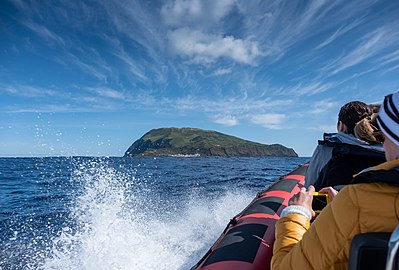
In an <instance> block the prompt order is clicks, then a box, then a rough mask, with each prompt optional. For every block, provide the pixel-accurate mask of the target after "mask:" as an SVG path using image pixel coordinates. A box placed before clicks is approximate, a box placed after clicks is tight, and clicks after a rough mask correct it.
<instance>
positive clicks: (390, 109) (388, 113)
mask: <svg viewBox="0 0 399 270" xmlns="http://www.w3.org/2000/svg"><path fill="white" fill-rule="evenodd" d="M377 122H378V125H379V126H380V129H381V130H382V132H383V133H384V135H385V136H387V137H388V138H389V139H390V140H391V141H392V142H394V143H395V144H396V145H397V146H399V92H395V93H393V94H390V95H388V96H386V97H385V99H384V103H383V104H382V106H381V108H380V111H379V113H378V117H377Z"/></svg>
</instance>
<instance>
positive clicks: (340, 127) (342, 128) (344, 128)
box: [337, 121, 348, 133]
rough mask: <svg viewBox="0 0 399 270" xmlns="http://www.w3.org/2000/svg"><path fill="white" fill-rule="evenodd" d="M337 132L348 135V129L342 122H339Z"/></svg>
mask: <svg viewBox="0 0 399 270" xmlns="http://www.w3.org/2000/svg"><path fill="white" fill-rule="evenodd" d="M337 130H338V132H342V133H346V132H347V130H348V128H347V127H346V125H345V124H344V123H342V121H338V125H337Z"/></svg>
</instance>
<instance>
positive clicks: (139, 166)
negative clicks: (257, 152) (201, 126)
mask: <svg viewBox="0 0 399 270" xmlns="http://www.w3.org/2000/svg"><path fill="white" fill-rule="evenodd" d="M307 161H308V159H307V158H281V157H265V158H220V157H191V158H184V157H162V158H161V157H160V158H105V157H104V158H90V157H69V158H68V157H47V158H0V269H1V270H5V269H189V268H190V267H191V266H193V265H194V264H195V263H197V262H198V260H199V259H200V258H201V257H202V256H203V255H204V254H205V252H206V251H207V250H208V249H209V247H210V246H211V245H212V244H213V243H214V242H215V240H216V239H217V237H218V236H219V235H220V234H221V232H222V231H223V229H224V228H225V226H226V224H227V223H228V222H229V220H230V219H231V218H232V217H233V216H234V215H236V214H237V213H239V212H240V211H241V210H242V209H243V208H244V207H245V206H246V205H247V204H248V203H250V202H251V200H252V199H253V198H254V197H255V195H256V193H257V192H259V191H261V190H263V189H265V188H266V187H267V186H268V185H270V184H271V183H272V182H273V181H275V180H276V179H277V178H278V177H279V176H281V175H284V174H286V173H288V172H289V171H291V170H292V169H294V168H295V167H296V166H298V165H300V164H302V163H305V162H307Z"/></svg>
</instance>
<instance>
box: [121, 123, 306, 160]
mask: <svg viewBox="0 0 399 270" xmlns="http://www.w3.org/2000/svg"><path fill="white" fill-rule="evenodd" d="M124 156H125V157H154V156H176V157H180V156H183V157H195V156H221V157H261V156H290V157H297V156H298V154H297V153H296V152H295V151H294V149H292V148H287V147H285V146H283V145H280V144H270V145H268V144H261V143H256V142H252V141H247V140H243V139H240V138H237V137H234V136H230V135H226V134H223V133H220V132H217V131H212V130H202V129H198V128H158V129H152V130H150V131H149V132H147V133H146V134H144V135H143V136H142V137H141V138H140V139H138V140H137V141H135V142H134V143H133V144H132V145H131V146H130V147H129V148H128V149H127V151H126V152H125V154H124Z"/></svg>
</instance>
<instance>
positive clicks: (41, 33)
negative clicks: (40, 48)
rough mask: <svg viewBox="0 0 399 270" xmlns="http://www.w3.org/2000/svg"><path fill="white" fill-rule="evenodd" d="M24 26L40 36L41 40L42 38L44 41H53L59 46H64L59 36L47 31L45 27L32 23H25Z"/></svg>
mask: <svg viewBox="0 0 399 270" xmlns="http://www.w3.org/2000/svg"><path fill="white" fill-rule="evenodd" d="M24 24H25V25H26V26H27V27H28V28H29V29H31V30H32V31H33V32H35V33H36V34H38V35H39V36H41V37H42V38H44V39H46V40H51V41H54V42H56V43H58V44H60V45H65V41H64V39H63V38H62V37H61V36H59V35H58V34H56V33H54V32H52V31H51V30H49V29H48V28H47V27H45V26H43V25H39V24H36V23H33V22H25V23H24Z"/></svg>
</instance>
